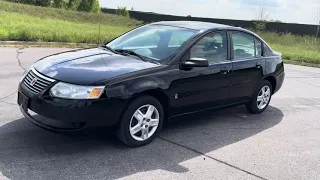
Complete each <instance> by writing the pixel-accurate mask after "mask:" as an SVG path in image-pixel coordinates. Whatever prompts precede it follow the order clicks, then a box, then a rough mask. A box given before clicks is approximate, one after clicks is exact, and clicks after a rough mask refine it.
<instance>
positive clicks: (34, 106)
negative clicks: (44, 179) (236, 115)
mask: <svg viewBox="0 0 320 180" xmlns="http://www.w3.org/2000/svg"><path fill="white" fill-rule="evenodd" d="M284 76H285V73H284V65H283V62H282V57H281V54H280V53H278V52H275V51H273V50H272V49H271V48H270V46H269V45H268V44H267V43H266V42H265V41H264V40H263V39H261V38H260V37H259V36H257V35H256V34H254V33H252V32H250V31H248V30H245V29H242V28H239V27H232V26H226V25H221V24H213V23H205V22H194V21H192V22H187V21H169V22H157V23H152V24H147V25H143V26H140V27H137V28H135V29H132V30H131V31H129V32H127V33H124V34H123V35H121V36H119V37H118V38H116V39H114V40H112V41H110V42H109V43H107V44H105V45H102V46H99V47H97V48H89V49H76V50H72V51H68V52H63V53H59V54H54V55H50V56H47V57H44V58H42V59H40V60H38V61H37V62H35V63H34V64H33V65H32V66H31V68H30V69H29V70H28V71H26V72H25V73H24V75H23V77H22V79H21V80H20V84H19V90H18V104H19V106H20V109H21V112H22V113H23V114H24V116H25V117H26V118H27V119H29V120H30V121H31V122H33V123H34V124H36V125H38V126H40V127H42V128H45V129H48V130H52V131H78V130H83V129H87V128H95V127H106V126H113V127H116V129H117V131H116V132H117V136H118V137H119V139H120V140H121V141H122V142H123V143H125V144H126V145H128V146H131V147H137V146H142V145H146V144H148V143H150V142H151V141H152V140H153V139H154V138H155V137H156V136H157V134H158V133H159V131H160V130H161V127H162V125H163V123H164V121H165V120H167V119H169V118H172V117H176V116H181V115H184V114H189V113H194V112H200V111H204V110H210V109H213V108H219V107H226V106H230V105H241V104H244V105H245V106H246V108H247V109H248V111H249V112H251V113H261V112H263V111H264V110H265V109H266V108H267V107H268V105H269V102H270V100H271V96H272V95H273V94H275V93H276V92H277V91H278V90H279V89H280V87H281V86H282V83H283V80H284ZM31 112H32V113H31ZM35 113H36V114H37V116H36V117H44V118H40V119H39V118H35V116H34V115H31V114H35Z"/></svg>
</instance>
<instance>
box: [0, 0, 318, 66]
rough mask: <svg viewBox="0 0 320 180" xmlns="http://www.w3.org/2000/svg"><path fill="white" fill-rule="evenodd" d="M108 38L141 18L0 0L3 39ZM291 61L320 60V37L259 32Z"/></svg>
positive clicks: (0, 35)
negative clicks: (135, 18)
mask: <svg viewBox="0 0 320 180" xmlns="http://www.w3.org/2000/svg"><path fill="white" fill-rule="evenodd" d="M99 20H100V21H101V36H100V37H101V42H107V41H109V40H111V39H113V38H115V37H117V36H119V35H120V34H122V33H124V32H125V31H127V30H129V29H131V28H133V27H136V26H137V25H140V24H142V22H141V21H137V20H134V19H130V18H128V17H122V16H117V15H112V14H104V13H102V14H101V15H99V14H96V13H86V12H77V11H71V10H65V9H56V8H49V7H38V6H31V5H23V4H17V3H10V2H5V1H1V0H0V41H1V40H2V41H39V42H72V43H98V36H99V25H98V22H99ZM256 33H257V34H258V35H260V36H261V37H262V38H263V39H264V40H265V41H266V42H267V43H268V44H270V46H271V47H272V49H273V50H275V51H278V52H280V53H282V55H283V58H284V59H286V60H290V62H293V61H296V62H300V63H301V62H302V63H313V64H320V38H319V39H316V38H315V37H311V36H297V35H292V34H290V33H286V34H278V33H274V32H264V31H259V32H256Z"/></svg>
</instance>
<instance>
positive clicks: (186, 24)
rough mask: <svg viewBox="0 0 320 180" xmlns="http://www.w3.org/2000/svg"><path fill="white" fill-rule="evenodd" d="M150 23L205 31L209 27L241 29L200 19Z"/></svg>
mask: <svg viewBox="0 0 320 180" xmlns="http://www.w3.org/2000/svg"><path fill="white" fill-rule="evenodd" d="M152 24H158V25H167V26H175V27H181V28H187V29H194V30H199V31H201V30H202V31H205V30H210V29H237V30H240V29H241V30H243V29H242V28H239V27H233V26H228V25H224V24H217V23H210V22H202V21H160V22H155V23H152Z"/></svg>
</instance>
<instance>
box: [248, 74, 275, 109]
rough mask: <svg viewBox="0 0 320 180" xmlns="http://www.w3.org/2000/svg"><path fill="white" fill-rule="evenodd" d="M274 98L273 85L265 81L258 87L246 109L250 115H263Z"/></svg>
mask: <svg viewBox="0 0 320 180" xmlns="http://www.w3.org/2000/svg"><path fill="white" fill-rule="evenodd" d="M271 96H272V85H271V83H270V82H269V81H267V80H264V81H262V83H261V84H260V85H259V86H258V88H257V90H256V91H255V93H254V95H253V97H252V100H251V101H250V103H248V104H246V108H247V110H248V111H249V112H250V113H253V114H259V113H262V112H263V111H264V110H265V109H266V108H267V107H268V106H269V103H270V100H271Z"/></svg>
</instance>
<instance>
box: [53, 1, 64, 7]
mask: <svg viewBox="0 0 320 180" xmlns="http://www.w3.org/2000/svg"><path fill="white" fill-rule="evenodd" d="M53 6H54V7H55V8H63V7H66V2H65V1H64V0H53Z"/></svg>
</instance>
